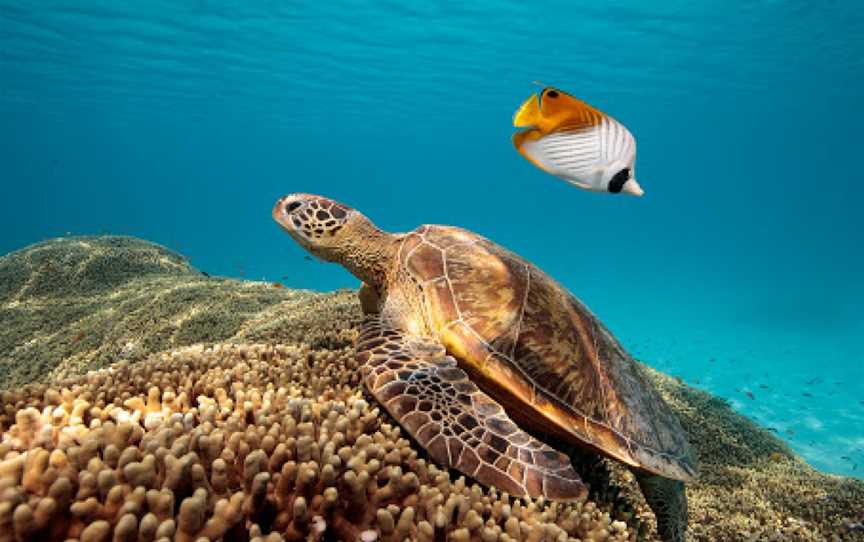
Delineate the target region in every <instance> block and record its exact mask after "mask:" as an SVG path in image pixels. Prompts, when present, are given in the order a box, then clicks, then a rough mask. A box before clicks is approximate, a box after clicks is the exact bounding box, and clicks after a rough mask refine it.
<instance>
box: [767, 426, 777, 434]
mask: <svg viewBox="0 0 864 542" xmlns="http://www.w3.org/2000/svg"><path fill="white" fill-rule="evenodd" d="M768 430H769V431H771V432H772V433H776V432H777V428H776V427H769V428H768Z"/></svg>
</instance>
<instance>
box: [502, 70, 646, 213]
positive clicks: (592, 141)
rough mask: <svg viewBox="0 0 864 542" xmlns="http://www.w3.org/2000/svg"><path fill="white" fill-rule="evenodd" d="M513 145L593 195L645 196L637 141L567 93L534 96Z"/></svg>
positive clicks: (519, 114)
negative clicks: (638, 176)
mask: <svg viewBox="0 0 864 542" xmlns="http://www.w3.org/2000/svg"><path fill="white" fill-rule="evenodd" d="M513 126H515V127H517V128H526V130H522V131H521V132H517V133H515V134H513V145H514V146H515V147H516V150H518V151H519V153H520V154H521V155H522V156H524V157H525V158H526V159H527V160H528V161H529V162H531V163H532V164H534V165H535V166H537V167H538V168H540V169H542V170H543V171H545V172H546V173H549V174H550V175H554V176H556V177H560V178H562V179H564V180H565V181H567V182H569V183H570V184H572V185H574V186H576V187H578V188H582V189H583V190H589V191H592V192H610V193H612V194H618V193H621V192H624V193H625V194H631V195H633V196H641V195H642V194H644V193H645V192H644V191H643V190H642V187H640V186H639V183H637V182H636V177H635V175H636V171H635V166H636V140H635V139H634V137H633V134H631V133H630V131H629V130H627V128H625V127H624V125H622V124H621V123H619V122H618V121H616V120H615V119H613V118H612V117H610V116H608V115H606V114H605V113H603V112H601V111H599V110H598V109H595V108H594V107H591V106H590V105H588V104H586V103H585V102H583V101H582V100H579V99H578V98H575V97H573V96H571V95H569V94H567V93H565V92H562V91H561V90H558V89H556V88H552V87H546V88H544V89H543V90H542V91H541V92H540V96H539V97H538V96H537V95H536V94H532V95H531V97H530V98H528V99H527V100H525V102H524V103H523V104H522V106H521V107H519V110H518V111H516V114H515V115H513Z"/></svg>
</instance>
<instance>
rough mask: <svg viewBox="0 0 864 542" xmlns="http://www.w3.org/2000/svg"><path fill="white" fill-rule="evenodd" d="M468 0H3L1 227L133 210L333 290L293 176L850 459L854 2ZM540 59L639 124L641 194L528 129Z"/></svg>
mask: <svg viewBox="0 0 864 542" xmlns="http://www.w3.org/2000/svg"><path fill="white" fill-rule="evenodd" d="M451 4H454V3H438V2H374V3H373V2H362V1H352V2H314V3H313V2H248V3H247V2H219V1H213V2H205V1H200V2H155V1H150V2H133V3H128V2H93V1H83V0H79V1H75V2H68V1H56V2H24V1H15V2H12V1H8V0H0V182H2V193H0V253H5V252H7V251H10V250H14V249H17V248H20V247H22V246H24V245H26V244H29V243H32V242H35V241H38V240H41V239H44V238H47V237H53V236H60V235H67V234H98V233H102V232H105V233H112V234H128V235H135V236H139V237H143V238H146V239H150V240H153V241H156V242H159V243H162V244H165V245H167V246H169V247H172V248H174V249H176V250H178V251H180V252H182V253H183V254H185V255H187V256H189V257H190V259H191V261H192V263H193V264H194V265H195V266H197V267H198V268H200V269H202V270H205V271H207V272H209V273H211V274H219V275H229V276H234V277H244V278H248V279H256V280H258V279H267V280H279V281H281V282H283V283H284V284H286V285H287V286H290V287H301V288H315V289H322V290H329V289H334V288H339V287H355V286H356V285H357V280H356V279H354V278H353V277H351V276H350V275H349V274H348V273H347V272H345V271H343V270H342V269H341V268H339V267H337V266H334V265H324V264H320V263H317V262H309V261H306V260H305V259H304V258H303V257H302V256H303V253H302V252H301V250H300V249H299V248H298V247H297V246H296V245H294V244H293V243H292V242H291V241H290V239H289V238H288V237H287V236H285V235H284V234H283V233H282V232H281V231H280V230H279V229H278V228H277V227H276V225H275V224H274V223H273V222H272V221H271V219H270V208H271V206H272V203H273V202H274V200H275V199H276V198H277V197H278V196H280V195H282V194H283V193H286V192H293V191H307V192H316V193H321V194H324V195H327V196H331V197H333V198H336V199H339V200H342V201H344V202H346V203H348V204H350V205H352V206H355V207H357V208H358V209H360V210H361V211H363V212H364V213H365V214H366V215H367V216H369V217H370V218H372V219H373V220H374V221H375V222H377V223H378V224H379V226H381V227H383V228H386V229H388V230H391V231H399V230H408V229H412V228H414V227H415V226H417V225H419V224H421V223H448V224H455V225H459V226H463V227H466V228H469V229H472V230H475V231H477V232H479V233H481V234H484V235H486V236H488V237H490V238H492V239H493V240H495V241H497V242H499V243H501V244H503V245H505V246H507V247H509V248H511V249H513V250H515V251H517V252H519V253H520V254H522V255H523V256H525V257H527V258H529V259H530V260H532V261H533V262H535V263H536V264H537V265H539V266H540V267H542V268H544V269H545V270H546V271H547V272H549V273H550V274H551V275H553V276H554V277H556V278H557V279H559V280H560V281H561V282H562V283H563V284H565V285H566V286H567V287H568V288H570V289H571V290H572V291H573V292H574V293H575V294H576V295H578V296H579V297H581V298H582V299H583V300H584V301H585V302H586V303H588V305H589V306H591V307H592V308H593V309H594V310H595V312H597V313H598V314H599V316H600V317H601V318H602V319H603V320H604V321H606V322H607V323H608V324H609V326H610V327H611V328H612V329H613V331H614V332H615V333H616V334H617V335H618V336H619V337H621V338H622V340H623V341H624V342H625V344H626V345H627V346H628V347H629V348H630V349H631V350H632V351H633V352H634V353H635V354H636V355H637V356H638V357H640V358H641V359H643V360H645V361H646V362H648V363H649V364H651V365H653V366H656V367H658V368H660V369H662V370H664V371H667V372H669V373H671V374H675V375H678V376H680V377H682V378H683V379H684V380H685V381H686V382H688V383H690V384H692V385H696V386H699V387H701V388H703V389H706V390H709V391H711V392H713V393H716V394H718V395H721V396H724V397H727V398H729V399H730V400H731V401H732V403H733V405H734V406H735V407H736V408H737V409H738V410H739V411H741V412H742V413H744V414H746V415H748V416H750V417H753V418H754V419H756V420H758V421H759V422H761V423H763V424H764V425H766V426H770V427H773V428H775V429H776V430H777V431H778V435H779V436H781V437H782V438H784V439H786V440H787V441H789V442H790V443H791V444H792V445H793V447H794V448H795V449H796V450H797V451H798V452H800V453H801V454H802V455H803V456H804V457H805V458H806V459H807V460H808V461H810V462H811V463H812V464H813V465H814V466H816V467H818V468H820V469H823V470H827V471H830V472H836V473H844V474H850V475H855V476H858V477H862V475H864V368H862V365H864V363H862V358H864V354H862V350H864V349H862V337H864V315H862V314H864V313H862V307H864V281H862V277H864V256H862V249H864V213H862V211H861V190H862V168H861V163H860V156H861V152H862V151H861V132H860V126H862V124H864V106H862V102H861V95H862V93H864V15H862V13H864V12H862V10H861V9H860V4H859V3H857V2H854V1H833V2H818V3H814V2H794V1H788V2H779V1H770V2H768V1H759V2H755V1H751V2H685V1H679V2H643V1H635V0H634V1H629V2H624V1H619V2H611V3H602V7H601V5H598V6H594V7H591V6H581V7H580V6H578V5H577V3H574V2H554V3H552V2H550V3H545V4H539V3H538V4H535V3H527V2H490V1H485V2H465V3H459V4H458V5H455V4H454V5H451ZM535 80H538V81H541V82H543V83H545V84H549V85H555V86H558V87H560V88H563V89H565V90H568V91H570V92H571V93H573V94H576V95H577V96H579V97H581V98H583V99H585V100H587V101H588V102H589V103H592V104H594V105H596V106H598V107H599V108H601V109H603V110H605V111H607V112H609V113H610V114H612V115H613V116H615V117H616V118H617V119H619V120H620V121H621V122H623V123H624V124H625V125H627V126H628V127H629V128H630V130H631V131H632V132H633V133H634V134H635V136H636V138H637V142H638V146H639V157H638V162H637V167H638V172H639V181H640V183H641V184H642V186H643V188H644V189H645V190H646V196H645V197H644V198H642V199H637V198H628V197H624V196H611V195H598V194H591V193H587V192H583V191H580V190H578V189H575V188H573V187H571V186H568V185H567V184H565V183H563V182H561V181H558V180H556V179H554V178H552V177H549V176H547V175H545V174H543V173H542V172H540V171H539V170H537V169H536V168H534V167H533V166H531V165H530V164H529V163H528V162H526V161H525V160H523V159H522V158H521V157H520V156H519V155H518V154H517V153H516V152H515V151H514V150H513V148H512V147H511V143H510V136H511V134H512V132H513V129H512V127H511V116H512V113H513V112H514V110H515V109H516V107H517V106H518V105H519V104H520V103H521V102H522V101H523V100H524V99H525V98H527V97H528V95H530V94H531V93H532V92H535V91H536V90H537V87H535V86H534V85H532V81H535ZM760 386H767V387H760ZM747 392H750V393H751V394H752V395H753V397H754V399H751V398H750V397H749V396H748V395H747ZM804 393H808V394H809V395H810V396H811V397H807V396H804V395H802V394H804Z"/></svg>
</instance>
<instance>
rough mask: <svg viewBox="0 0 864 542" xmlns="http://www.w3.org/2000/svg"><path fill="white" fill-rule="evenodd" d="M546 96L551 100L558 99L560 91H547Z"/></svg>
mask: <svg viewBox="0 0 864 542" xmlns="http://www.w3.org/2000/svg"><path fill="white" fill-rule="evenodd" d="M546 96H547V97H549V98H557V97H558V91H557V90H547V91H546Z"/></svg>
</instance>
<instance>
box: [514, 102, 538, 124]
mask: <svg viewBox="0 0 864 542" xmlns="http://www.w3.org/2000/svg"><path fill="white" fill-rule="evenodd" d="M540 117H541V114H540V100H538V99H537V95H536V94H532V95H531V97H529V98H528V99H527V100H525V102H524V103H523V104H522V105H521V106H519V109H518V110H517V111H516V114H514V115H513V126H515V127H517V128H523V127H525V126H537V125H538V124H540Z"/></svg>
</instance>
